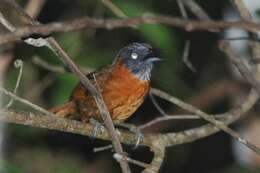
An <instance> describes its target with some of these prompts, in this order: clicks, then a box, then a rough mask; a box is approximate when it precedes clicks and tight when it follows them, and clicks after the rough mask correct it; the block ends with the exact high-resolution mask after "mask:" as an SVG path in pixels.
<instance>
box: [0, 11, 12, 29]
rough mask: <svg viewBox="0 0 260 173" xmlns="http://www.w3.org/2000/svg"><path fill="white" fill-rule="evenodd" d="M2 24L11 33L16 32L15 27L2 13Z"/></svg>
mask: <svg viewBox="0 0 260 173" xmlns="http://www.w3.org/2000/svg"><path fill="white" fill-rule="evenodd" d="M0 23H1V24H2V25H3V26H4V27H6V28H7V29H8V30H10V31H11V32H14V31H15V30H16V28H15V26H14V25H13V24H11V23H10V22H9V21H8V20H6V19H5V17H4V15H3V13H2V12H0Z"/></svg>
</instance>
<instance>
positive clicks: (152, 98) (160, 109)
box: [149, 92, 168, 117]
mask: <svg viewBox="0 0 260 173" xmlns="http://www.w3.org/2000/svg"><path fill="white" fill-rule="evenodd" d="M149 97H150V99H151V101H152V103H153V105H154V107H155V108H156V109H157V110H158V112H159V113H160V114H161V115H162V116H165V117H166V116H168V115H167V114H166V113H165V111H164V110H163V109H162V108H161V106H160V105H159V103H158V102H157V101H156V98H155V97H154V96H153V94H152V93H151V92H149Z"/></svg>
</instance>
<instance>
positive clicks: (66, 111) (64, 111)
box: [49, 101, 76, 118]
mask: <svg viewBox="0 0 260 173" xmlns="http://www.w3.org/2000/svg"><path fill="white" fill-rule="evenodd" d="M49 111H50V112H52V113H54V114H55V115H57V116H58V117H62V118H68V117H71V116H73V115H75V114H76V105H75V103H74V102H73V101H70V102H66V103H65V104H63V105H61V106H57V107H54V108H51V109H50V110H49Z"/></svg>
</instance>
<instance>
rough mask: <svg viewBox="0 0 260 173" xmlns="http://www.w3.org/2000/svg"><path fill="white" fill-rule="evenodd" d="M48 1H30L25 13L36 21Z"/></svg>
mask: <svg viewBox="0 0 260 173" xmlns="http://www.w3.org/2000/svg"><path fill="white" fill-rule="evenodd" d="M45 2H46V0H37V1H35V0H29V1H28V3H27V4H26V7H25V11H26V13H27V14H28V15H29V16H31V17H32V18H33V19H36V18H37V17H38V15H39V14H40V12H41V9H42V8H43V6H44V4H45Z"/></svg>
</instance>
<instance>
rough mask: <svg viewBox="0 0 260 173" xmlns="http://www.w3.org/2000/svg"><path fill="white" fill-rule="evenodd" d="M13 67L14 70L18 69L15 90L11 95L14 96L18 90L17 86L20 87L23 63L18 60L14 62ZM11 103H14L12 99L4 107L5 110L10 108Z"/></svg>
mask: <svg viewBox="0 0 260 173" xmlns="http://www.w3.org/2000/svg"><path fill="white" fill-rule="evenodd" d="M14 66H15V68H19V74H18V76H17V80H16V84H15V88H14V90H13V94H15V95H16V93H17V90H18V88H19V86H20V82H21V79H22V75H23V61H22V60H20V59H17V60H15V62H14ZM13 102H14V99H13V98H11V100H10V101H9V102H8V103H7V105H6V108H9V107H11V106H12V104H13Z"/></svg>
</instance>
